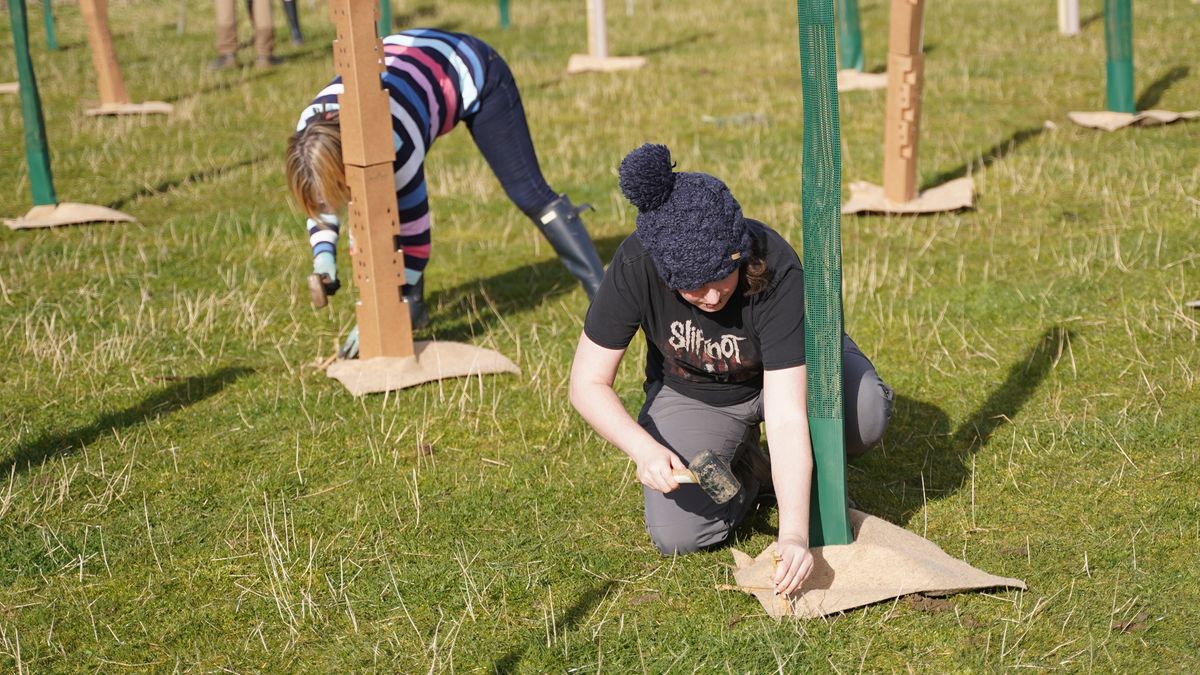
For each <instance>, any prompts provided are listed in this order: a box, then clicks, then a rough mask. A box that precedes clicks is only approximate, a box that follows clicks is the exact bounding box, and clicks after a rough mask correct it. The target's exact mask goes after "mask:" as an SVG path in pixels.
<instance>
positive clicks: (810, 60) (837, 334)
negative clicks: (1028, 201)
mask: <svg viewBox="0 0 1200 675" xmlns="http://www.w3.org/2000/svg"><path fill="white" fill-rule="evenodd" d="M796 14H797V16H798V18H799V24H800V67H801V77H800V80H801V86H802V90H803V94H804V148H803V152H802V157H803V160H802V161H803V164H802V167H801V171H802V186H801V204H802V209H803V217H804V306H805V321H804V350H805V353H806V354H807V361H808V424H809V429H810V433H811V435H812V446H813V484H812V502H811V508H810V512H809V545H810V546H828V545H831V544H849V543H850V542H851V541H853V534H852V532H851V529H850V514H849V511H848V509H847V504H846V449H845V448H846V444H845V428H844V424H845V423H844V421H843V420H844V416H845V414H844V412H843V411H844V408H843V404H842V244H841V238H842V234H841V207H842V156H841V130H840V129H839V122H838V89H837V53H836V50H837V41H836V32H835V28H834V13H833V0H796Z"/></svg>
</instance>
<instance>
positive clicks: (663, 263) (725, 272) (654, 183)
mask: <svg viewBox="0 0 1200 675" xmlns="http://www.w3.org/2000/svg"><path fill="white" fill-rule="evenodd" d="M674 168H675V165H674V164H673V163H672V162H671V151H670V150H668V149H667V146H665V145H657V144H652V143H647V144H645V145H643V146H641V147H640V148H638V149H636V150H634V151H633V152H631V153H629V154H628V155H626V156H625V159H623V160H621V168H620V171H619V174H620V185H621V192H623V193H625V197H626V198H627V199H628V200H629V202H630V203H631V204H633V205H634V206H636V207H637V209H638V215H637V228H636V229H635V230H634V234H636V235H637V238H638V241H640V242H641V243H642V246H643V247H644V248H645V249H646V250H647V251H648V252H649V253H650V257H651V259H653V260H654V267H655V269H657V270H658V275H659V276H660V277H662V279H663V281H665V282H666V284H667V286H669V287H671V288H674V289H683V290H689V289H693V288H699V287H701V286H703V285H704V284H707V283H710V282H713V281H717V280H718V279H723V278H725V277H726V276H729V274H730V273H731V272H733V270H734V269H736V268H737V267H738V265H740V264H741V260H742V259H743V258H745V257H746V256H747V255H749V253H750V243H751V237H750V231H749V229H748V228H747V227H746V222H745V219H744V218H743V217H742V207H741V205H740V204H738V202H737V200H736V199H734V198H733V194H731V193H730V192H729V188H728V187H727V186H726V185H725V183H723V182H721V180H720V179H718V178H715V177H713V176H710V175H708V174H706V173H691V172H683V171H680V172H676V171H674V170H673V169H674Z"/></svg>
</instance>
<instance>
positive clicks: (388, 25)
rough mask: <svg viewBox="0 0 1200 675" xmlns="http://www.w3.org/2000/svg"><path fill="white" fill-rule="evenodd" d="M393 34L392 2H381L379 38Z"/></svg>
mask: <svg viewBox="0 0 1200 675" xmlns="http://www.w3.org/2000/svg"><path fill="white" fill-rule="evenodd" d="M391 34H392V0H379V37H381V38H382V37H387V36H389V35H391Z"/></svg>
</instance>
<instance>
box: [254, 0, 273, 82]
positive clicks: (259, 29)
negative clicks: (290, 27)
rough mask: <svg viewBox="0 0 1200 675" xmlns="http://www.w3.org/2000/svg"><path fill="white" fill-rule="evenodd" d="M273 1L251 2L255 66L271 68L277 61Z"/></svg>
mask: <svg viewBox="0 0 1200 675" xmlns="http://www.w3.org/2000/svg"><path fill="white" fill-rule="evenodd" d="M272 1H273V0H251V3H250V4H251V8H252V9H253V12H252V15H253V22H254V65H255V66H256V67H258V68H270V67H271V66H273V65H275V64H276V63H277V61H276V59H275V21H274V14H273V12H272V11H271V3H272Z"/></svg>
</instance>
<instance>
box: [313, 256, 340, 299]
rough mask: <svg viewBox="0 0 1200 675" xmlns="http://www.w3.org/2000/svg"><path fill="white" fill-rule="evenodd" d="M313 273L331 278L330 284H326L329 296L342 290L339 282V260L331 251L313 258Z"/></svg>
mask: <svg viewBox="0 0 1200 675" xmlns="http://www.w3.org/2000/svg"><path fill="white" fill-rule="evenodd" d="M313 272H315V273H317V274H324V275H327V276H328V277H329V283H327V284H325V293H326V294H327V295H333V294H334V293H337V291H338V289H339V288H341V286H342V285H341V284H340V283H338V280H337V258H336V257H334V255H333V254H332V253H330V252H329V251H321V252H320V253H318V254H317V255H316V257H314V258H313Z"/></svg>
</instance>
